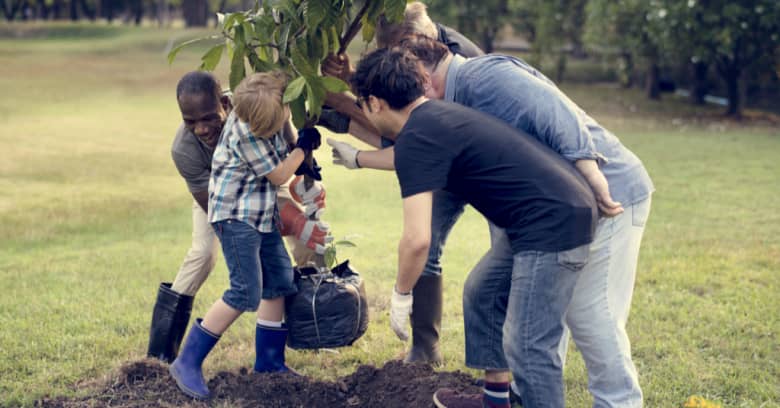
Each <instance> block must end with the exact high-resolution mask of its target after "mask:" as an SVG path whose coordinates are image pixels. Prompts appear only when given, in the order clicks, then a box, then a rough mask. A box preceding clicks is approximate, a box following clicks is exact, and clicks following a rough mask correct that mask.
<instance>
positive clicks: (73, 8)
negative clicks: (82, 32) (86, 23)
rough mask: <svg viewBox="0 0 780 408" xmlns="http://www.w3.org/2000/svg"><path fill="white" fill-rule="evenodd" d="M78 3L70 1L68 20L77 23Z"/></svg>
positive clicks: (73, 0) (74, 0)
mask: <svg viewBox="0 0 780 408" xmlns="http://www.w3.org/2000/svg"><path fill="white" fill-rule="evenodd" d="M78 5H79V4H78V3H77V2H76V0H70V20H71V21H78V20H79V10H78Z"/></svg>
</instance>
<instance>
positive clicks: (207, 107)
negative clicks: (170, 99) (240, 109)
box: [179, 94, 227, 147]
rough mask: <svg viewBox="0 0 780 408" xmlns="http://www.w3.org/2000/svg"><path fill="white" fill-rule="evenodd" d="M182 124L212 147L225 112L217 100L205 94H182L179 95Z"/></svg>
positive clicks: (219, 130)
mask: <svg viewBox="0 0 780 408" xmlns="http://www.w3.org/2000/svg"><path fill="white" fill-rule="evenodd" d="M179 110H180V111H181V117H182V120H184V126H185V127H186V128H187V129H188V130H189V131H191V132H192V133H193V134H194V135H195V137H197V138H198V139H200V141H201V142H203V143H205V144H206V145H207V146H210V147H214V146H216V145H217V141H218V140H219V134H220V132H222V125H224V124H225V119H226V118H227V112H226V111H225V109H224V108H223V106H222V103H221V102H220V101H219V100H216V99H214V97H213V96H212V95H206V94H183V95H181V96H180V97H179Z"/></svg>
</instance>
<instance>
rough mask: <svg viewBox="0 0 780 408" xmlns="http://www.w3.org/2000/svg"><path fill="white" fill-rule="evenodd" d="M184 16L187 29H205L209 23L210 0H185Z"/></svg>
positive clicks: (183, 3) (183, 4)
mask: <svg viewBox="0 0 780 408" xmlns="http://www.w3.org/2000/svg"><path fill="white" fill-rule="evenodd" d="M181 7H182V14H183V15H184V23H185V24H186V26H187V27H205V26H206V24H207V23H208V14H209V13H208V11H209V3H208V0H183V1H182V5H181Z"/></svg>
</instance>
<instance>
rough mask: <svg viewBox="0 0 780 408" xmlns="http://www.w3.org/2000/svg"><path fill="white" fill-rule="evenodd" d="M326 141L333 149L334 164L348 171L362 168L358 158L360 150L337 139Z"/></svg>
mask: <svg viewBox="0 0 780 408" xmlns="http://www.w3.org/2000/svg"><path fill="white" fill-rule="evenodd" d="M326 141H327V142H328V144H329V145H330V147H332V148H333V164H338V165H341V166H344V167H346V168H348V169H359V168H360V164H359V163H358V158H357V156H358V153H360V150H358V149H356V148H354V147H352V145H350V144H349V143H345V142H339V141H338V140H335V139H330V138H328V139H327V140H326Z"/></svg>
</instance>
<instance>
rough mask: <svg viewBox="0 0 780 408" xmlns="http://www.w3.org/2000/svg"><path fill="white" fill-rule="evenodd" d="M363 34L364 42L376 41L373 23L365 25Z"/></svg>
mask: <svg viewBox="0 0 780 408" xmlns="http://www.w3.org/2000/svg"><path fill="white" fill-rule="evenodd" d="M361 31H362V32H363V41H365V42H371V40H373V39H374V33H375V32H376V27H375V26H374V24H372V23H366V22H364V23H363V29H362V30H361Z"/></svg>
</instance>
